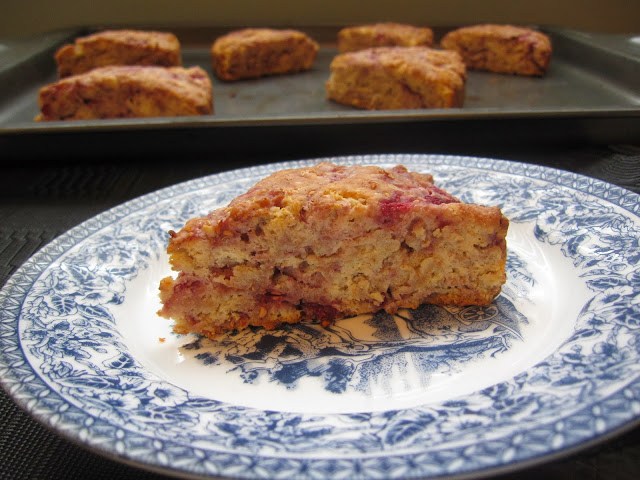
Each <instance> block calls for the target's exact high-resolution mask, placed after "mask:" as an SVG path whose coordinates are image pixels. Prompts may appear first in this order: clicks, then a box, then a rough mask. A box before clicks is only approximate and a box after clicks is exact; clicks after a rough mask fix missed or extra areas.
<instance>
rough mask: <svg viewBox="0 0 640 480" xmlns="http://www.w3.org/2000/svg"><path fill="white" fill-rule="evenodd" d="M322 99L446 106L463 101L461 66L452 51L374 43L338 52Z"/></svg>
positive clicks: (367, 105)
mask: <svg viewBox="0 0 640 480" xmlns="http://www.w3.org/2000/svg"><path fill="white" fill-rule="evenodd" d="M330 70H331V75H330V76H329V79H328V80H327V82H326V85H325V87H326V93H327V98H329V99H331V100H333V101H335V102H338V103H342V104H345V105H349V106H352V107H356V108H362V109H367V110H389V109H406V108H409V109H419V108H450V107H460V106H462V104H463V103H464V91H465V81H466V69H465V65H464V63H463V62H462V59H461V58H460V55H458V54H457V53H456V52H450V51H442V50H435V49H432V48H428V47H378V48H370V49H366V50H359V51H356V52H348V53H342V54H339V55H337V56H336V57H335V58H334V59H333V60H332V62H331V66H330Z"/></svg>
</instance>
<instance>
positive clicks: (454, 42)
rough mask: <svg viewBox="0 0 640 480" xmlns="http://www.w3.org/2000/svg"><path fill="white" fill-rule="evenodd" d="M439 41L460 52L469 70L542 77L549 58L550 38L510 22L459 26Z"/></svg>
mask: <svg viewBox="0 0 640 480" xmlns="http://www.w3.org/2000/svg"><path fill="white" fill-rule="evenodd" d="M440 43H441V45H442V47H443V48H446V49H449V50H455V51H456V52H458V53H459V54H460V55H462V59H463V60H464V62H465V64H466V65H467V68H469V69H472V70H487V71H490V72H496V73H509V74H515V75H529V76H542V75H544V74H545V73H546V72H547V69H548V68H549V62H550V60H551V50H552V48H551V40H550V39H549V37H548V36H547V35H545V34H544V33H541V32H538V31H536V30H533V29H530V28H523V27H516V26H513V25H491V24H486V25H473V26H469V27H462V28H459V29H457V30H453V31H451V32H448V33H447V34H446V35H445V36H444V37H443V38H442V40H441V42H440Z"/></svg>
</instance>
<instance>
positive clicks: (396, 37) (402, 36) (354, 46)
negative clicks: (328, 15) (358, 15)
mask: <svg viewBox="0 0 640 480" xmlns="http://www.w3.org/2000/svg"><path fill="white" fill-rule="evenodd" d="M431 45H433V30H431V29H430V28H428V27H416V26H413V25H406V24H402V23H393V22H385V23H374V24H370V25H357V26H353V27H345V28H343V29H341V30H340V31H339V32H338V51H339V52H341V53H344V52H354V51H356V50H364V49H365V48H373V47H396V46H397V47H417V46H423V47H430V46H431Z"/></svg>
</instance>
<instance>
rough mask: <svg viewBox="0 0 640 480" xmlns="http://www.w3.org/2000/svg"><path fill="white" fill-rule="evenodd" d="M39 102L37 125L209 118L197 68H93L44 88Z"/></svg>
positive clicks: (208, 89) (209, 99) (203, 78)
mask: <svg viewBox="0 0 640 480" xmlns="http://www.w3.org/2000/svg"><path fill="white" fill-rule="evenodd" d="M38 100H39V105H40V112H41V113H40V115H38V117H36V120H40V121H49V120H86V119H97V118H127V117H167V116H184V115H203V114H209V113H213V91H212V86H211V80H210V79H209V76H208V75H207V73H206V72H205V71H204V70H203V69H201V68H200V67H193V68H182V67H170V68H167V67H140V66H121V65H118V66H111V67H101V68H96V69H93V70H90V71H89V72H86V73H82V74H80V75H74V76H71V77H67V78H63V79H62V80H58V81H57V82H55V83H52V84H50V85H47V86H45V87H42V88H41V89H40V95H39V99H38Z"/></svg>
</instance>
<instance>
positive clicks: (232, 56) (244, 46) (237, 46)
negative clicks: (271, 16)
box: [211, 28, 319, 81]
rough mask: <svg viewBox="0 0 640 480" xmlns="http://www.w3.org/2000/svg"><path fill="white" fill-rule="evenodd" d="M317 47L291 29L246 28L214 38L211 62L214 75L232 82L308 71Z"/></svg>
mask: <svg viewBox="0 0 640 480" xmlns="http://www.w3.org/2000/svg"><path fill="white" fill-rule="evenodd" d="M318 49H319V46H318V44H317V43H316V42H315V41H314V40H313V39H312V38H311V37H309V36H308V35H307V34H305V33H303V32H300V31H297V30H290V29H273V28H245V29H242V30H235V31H233V32H230V33H228V34H226V35H223V36H222V37H219V38H217V39H216V41H215V42H214V43H213V45H212V46H211V62H212V66H213V71H214V72H215V74H216V76H217V77H218V78H220V79H222V80H227V81H232V80H241V79H245V78H258V77H263V76H266V75H282V74H288V73H298V72H302V71H305V70H309V69H310V68H311V67H312V66H313V62H314V61H315V59H316V56H317V54H318Z"/></svg>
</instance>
